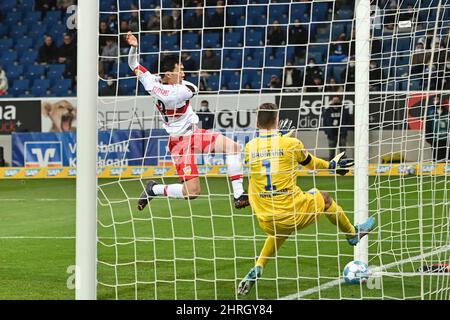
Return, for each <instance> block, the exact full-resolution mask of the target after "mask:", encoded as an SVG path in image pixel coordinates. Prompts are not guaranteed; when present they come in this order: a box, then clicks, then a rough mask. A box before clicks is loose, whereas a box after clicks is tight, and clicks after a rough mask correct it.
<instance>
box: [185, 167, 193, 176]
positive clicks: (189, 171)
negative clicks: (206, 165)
mask: <svg viewBox="0 0 450 320" xmlns="http://www.w3.org/2000/svg"><path fill="white" fill-rule="evenodd" d="M183 173H184V174H185V175H186V176H189V175H190V174H191V173H192V168H191V166H186V167H184V168H183Z"/></svg>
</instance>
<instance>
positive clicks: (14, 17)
mask: <svg viewBox="0 0 450 320" xmlns="http://www.w3.org/2000/svg"><path fill="white" fill-rule="evenodd" d="M21 20H22V11H11V12H8V13H7V14H6V18H5V19H4V21H3V23H5V24H7V25H17V24H18V23H19V21H21Z"/></svg>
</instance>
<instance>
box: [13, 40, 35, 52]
mask: <svg viewBox="0 0 450 320" xmlns="http://www.w3.org/2000/svg"><path fill="white" fill-rule="evenodd" d="M32 45H33V39H31V38H21V39H17V41H16V46H15V49H16V50H17V51H18V52H24V51H26V50H28V49H29V48H31V47H32Z"/></svg>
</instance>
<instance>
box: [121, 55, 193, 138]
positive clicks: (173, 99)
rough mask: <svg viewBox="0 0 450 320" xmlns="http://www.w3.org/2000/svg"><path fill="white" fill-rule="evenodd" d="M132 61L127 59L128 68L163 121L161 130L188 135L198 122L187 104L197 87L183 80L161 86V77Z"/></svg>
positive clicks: (173, 134)
mask: <svg viewBox="0 0 450 320" xmlns="http://www.w3.org/2000/svg"><path fill="white" fill-rule="evenodd" d="M133 49H134V50H133ZM135 52H136V50H135V48H132V49H131V50H130V56H129V57H130V58H131V57H132V55H133V56H135ZM133 60H134V59H129V61H130V68H131V69H132V70H133V71H134V72H135V74H136V75H137V77H138V79H139V81H140V82H141V83H142V84H143V86H144V88H145V90H146V91H147V92H148V93H149V94H150V95H151V96H152V98H153V103H154V104H155V106H156V108H157V109H158V111H159V113H160V116H161V119H162V121H163V128H164V129H165V130H166V131H167V133H168V134H169V135H172V136H180V135H185V134H189V133H190V132H191V129H192V128H193V125H196V124H197V123H198V121H199V119H198V116H197V114H196V113H195V112H194V110H193V109H192V106H191V104H190V102H189V100H190V99H191V98H192V97H193V96H194V94H196V93H197V92H198V89H197V86H195V85H194V84H193V83H191V82H189V81H185V80H183V82H182V83H181V84H163V83H162V82H161V77H159V76H157V75H154V74H151V73H150V72H149V71H148V70H147V69H145V68H144V67H142V66H141V65H139V64H138V63H137V59H136V60H135V61H133Z"/></svg>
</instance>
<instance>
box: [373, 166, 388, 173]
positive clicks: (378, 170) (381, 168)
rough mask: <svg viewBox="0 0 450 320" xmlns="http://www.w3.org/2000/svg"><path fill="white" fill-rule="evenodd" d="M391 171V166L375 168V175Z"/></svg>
mask: <svg viewBox="0 0 450 320" xmlns="http://www.w3.org/2000/svg"><path fill="white" fill-rule="evenodd" d="M389 170H391V166H377V169H376V173H386V172H388V171H389Z"/></svg>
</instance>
